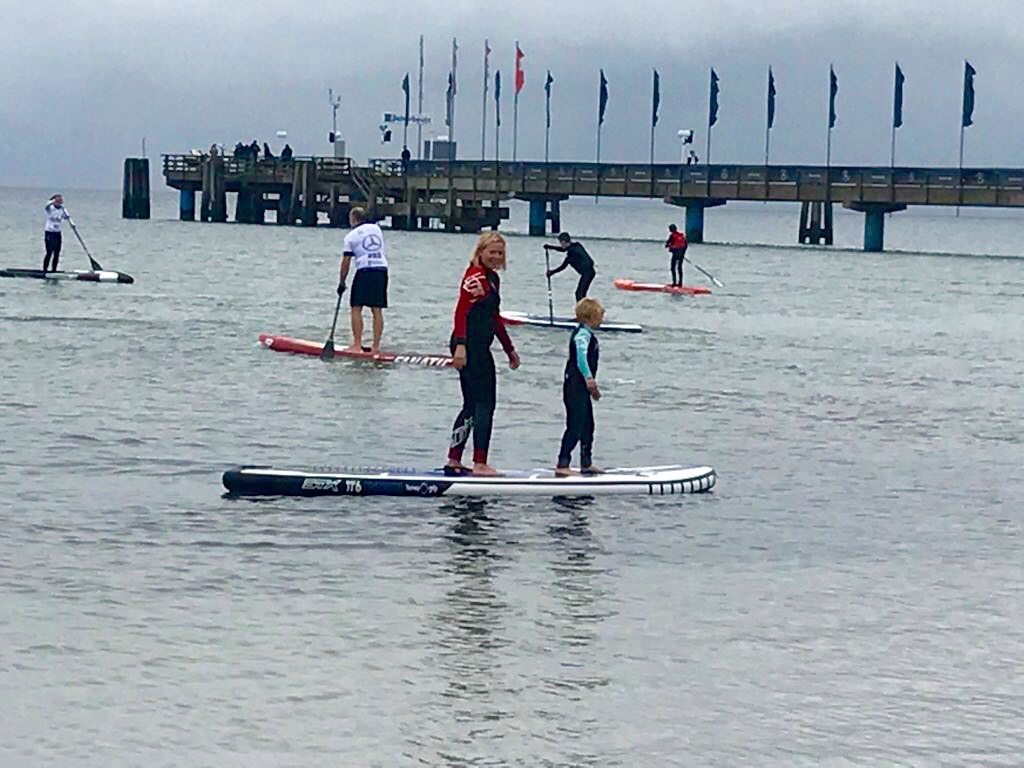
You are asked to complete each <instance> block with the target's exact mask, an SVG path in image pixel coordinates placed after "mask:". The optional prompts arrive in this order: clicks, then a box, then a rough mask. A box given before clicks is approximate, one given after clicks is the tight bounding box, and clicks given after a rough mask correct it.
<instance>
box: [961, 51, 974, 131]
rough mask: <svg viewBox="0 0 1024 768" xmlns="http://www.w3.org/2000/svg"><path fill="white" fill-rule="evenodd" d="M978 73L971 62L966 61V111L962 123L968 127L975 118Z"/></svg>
mask: <svg viewBox="0 0 1024 768" xmlns="http://www.w3.org/2000/svg"><path fill="white" fill-rule="evenodd" d="M976 74H978V73H977V72H976V71H975V69H974V67H972V66H971V64H970V62H968V61H965V62H964V111H963V120H962V121H961V125H963V127H964V128H966V127H967V126H969V125H973V123H974V120H973V117H974V76H975V75H976Z"/></svg>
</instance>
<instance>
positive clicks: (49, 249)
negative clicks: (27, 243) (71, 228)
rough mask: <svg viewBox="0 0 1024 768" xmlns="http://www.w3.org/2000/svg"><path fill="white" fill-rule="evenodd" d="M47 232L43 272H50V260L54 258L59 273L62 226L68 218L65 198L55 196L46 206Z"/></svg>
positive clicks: (54, 267) (44, 241)
mask: <svg viewBox="0 0 1024 768" xmlns="http://www.w3.org/2000/svg"><path fill="white" fill-rule="evenodd" d="M45 210H46V231H45V232H44V233H43V243H44V244H45V245H46V258H44V259H43V272H44V273H45V272H49V271H50V259H51V257H52V258H53V271H54V272H56V271H57V263H58V262H59V261H60V246H61V234H60V225H61V222H63V221H64V219H66V218H67V217H68V213H67V211H65V210H64V198H63V197H61V196H60V195H54V196H53V197H51V198H50V202H48V203H47V204H46V209H45Z"/></svg>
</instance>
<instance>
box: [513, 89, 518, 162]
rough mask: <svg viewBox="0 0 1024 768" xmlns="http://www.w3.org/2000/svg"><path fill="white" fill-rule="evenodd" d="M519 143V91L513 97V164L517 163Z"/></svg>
mask: <svg viewBox="0 0 1024 768" xmlns="http://www.w3.org/2000/svg"><path fill="white" fill-rule="evenodd" d="M518 141H519V91H516V94H515V96H513V97H512V162H513V163H514V162H515V161H516V148H517V144H518Z"/></svg>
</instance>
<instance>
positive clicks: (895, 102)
mask: <svg viewBox="0 0 1024 768" xmlns="http://www.w3.org/2000/svg"><path fill="white" fill-rule="evenodd" d="M904 80H906V78H905V77H903V70H902V69H900V65H899V64H898V63H897V64H896V82H895V85H894V86H893V92H892V127H893V128H899V127H900V126H901V125H903V81H904Z"/></svg>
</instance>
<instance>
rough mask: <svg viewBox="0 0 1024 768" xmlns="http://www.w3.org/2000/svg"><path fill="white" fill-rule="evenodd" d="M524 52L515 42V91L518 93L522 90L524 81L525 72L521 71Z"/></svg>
mask: <svg viewBox="0 0 1024 768" xmlns="http://www.w3.org/2000/svg"><path fill="white" fill-rule="evenodd" d="M525 55H526V54H524V53H523V52H522V50H521V49H520V48H519V43H518V42H517V43H516V93H517V94H518V93H519V92H520V91H521V90H523V85H524V84H525V83H526V73H525V72H523V58H524V56H525Z"/></svg>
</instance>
